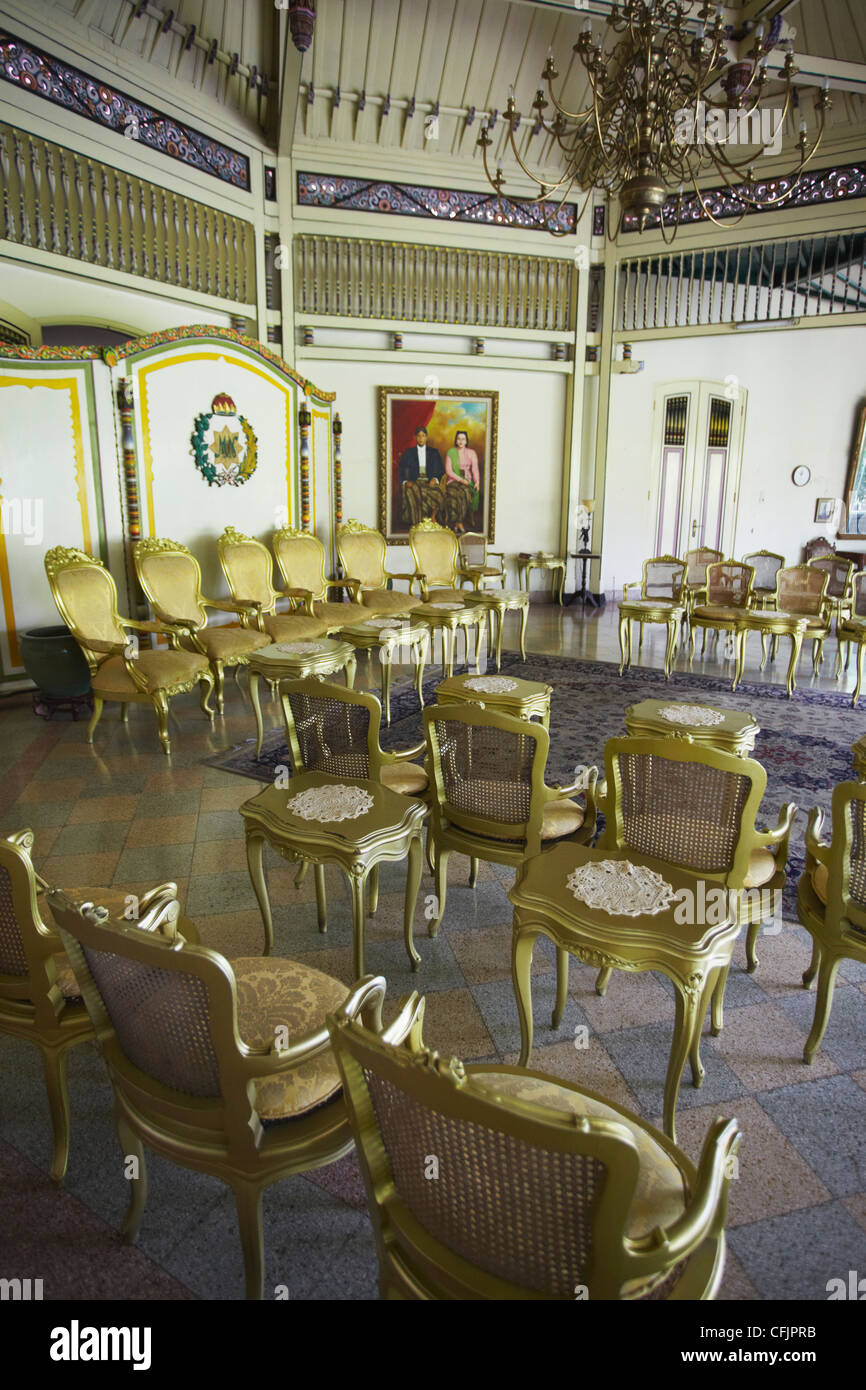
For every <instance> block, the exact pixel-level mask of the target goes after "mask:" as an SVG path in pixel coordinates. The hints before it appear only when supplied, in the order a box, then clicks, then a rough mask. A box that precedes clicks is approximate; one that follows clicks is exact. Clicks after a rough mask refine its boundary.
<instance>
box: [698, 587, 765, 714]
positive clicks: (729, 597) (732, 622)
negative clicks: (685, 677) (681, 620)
mask: <svg viewBox="0 0 866 1390" xmlns="http://www.w3.org/2000/svg"><path fill="white" fill-rule="evenodd" d="M754 576H755V571H754V570H753V569H752V566H751V565H746V564H743V563H742V561H740V560H725V561H722V562H719V563H713V564H711V565H707V576H706V586H705V593H706V602H705V603H699V604H695V605H694V606H693V607H692V609H691V612H690V614H689V626H690V628H691V632H690V636H689V666H691V664H692V662H693V660H694V656H695V629H696V628H701V629H702V630H703V634H704V635H703V641H702V643H701V655H702V656H703V654H704V650H705V648H706V643H707V632H708V631H711V632H716V633H718V632H729V633H730V634H731V635H732V638H733V643H734V650H733V653H732V655H733V656H736V655H737V643H738V641H739V635H740V633H742V632H743V630H744V629H743V623H742V620H743V617H744V616H745V615H746V614H748V612H749V610H750V608H751V606H752V583H753V580H754ZM734 679H735V681H736V673H735V676H734ZM731 688H732V689H733V686H732V687H731Z"/></svg>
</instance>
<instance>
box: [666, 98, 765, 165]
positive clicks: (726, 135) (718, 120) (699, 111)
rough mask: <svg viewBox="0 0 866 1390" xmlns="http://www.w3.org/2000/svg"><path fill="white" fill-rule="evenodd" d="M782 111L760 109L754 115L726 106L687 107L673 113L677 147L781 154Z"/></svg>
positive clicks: (756, 109) (701, 103)
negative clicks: (755, 147)
mask: <svg viewBox="0 0 866 1390" xmlns="http://www.w3.org/2000/svg"><path fill="white" fill-rule="evenodd" d="M784 114H785V113H784V112H783V111H782V110H781V108H776V107H770V106H761V107H755V109H754V110H753V111H728V110H727V109H726V108H725V107H723V106H707V104H706V102H705V101H699V102H698V103H697V105H696V106H694V107H692V106H685V107H682V108H681V109H680V110H679V111H677V112H675V113H674V143H675V144H677V145H762V146H763V153H764V154H780V153H781V150H782V125H783V121H784Z"/></svg>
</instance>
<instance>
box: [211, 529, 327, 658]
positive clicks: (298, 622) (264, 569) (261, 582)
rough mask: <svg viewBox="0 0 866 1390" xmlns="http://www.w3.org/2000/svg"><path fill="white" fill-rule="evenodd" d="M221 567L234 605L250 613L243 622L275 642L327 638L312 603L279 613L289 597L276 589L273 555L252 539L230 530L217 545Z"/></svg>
mask: <svg viewBox="0 0 866 1390" xmlns="http://www.w3.org/2000/svg"><path fill="white" fill-rule="evenodd" d="M217 549H218V551H219V557H220V564H221V565H222V569H223V574H224V575H225V577H226V581H227V583H228V586H229V590H230V592H231V596H232V598H233V599H234V601H235V603H237V604H239V605H242V606H243V607H244V608H246V609H248V610H249V611H248V612H247V613H242V614H241V622H242V623H244V624H245V625H246V626H248V627H253V626H255V627H256V628H257V630H258V631H259V632H266V633H267V635H268V637H269V638H270V640H271V641H272V642H298V641H304V640H306V639H307V638H311V637H324V635H325V633H326V632H327V630H328V625H327V623H326V622H324V621H323V620H322V619H321V618H317V617H315V616H314V614H313V605H312V600H311V599H301V600H300V601H298V600H297V599H292V600H291V601H292V602H293V603H296V602H299V607H298V608H296V609H295V608H293V609H292V611H291V612H289V613H278V612H277V602H278V600H279V599H281V598H285V599H287V600H288V599H290V597H291V596H290V595H289V594H287V593H285V592H284V591H283V590H281V589H275V588H274V582H273V580H274V562H273V560H272V558H271V552H270V551H269V550H268V548H267V546H264V545H262V542H261V541H258V540H255V539H254V537H253V536H245V535H244V533H243V532H242V531H236V530H235V528H234V527H233V526H227V527H226V529H225V530H224V531H223V533H222V535H221V536H220V538H219V540H218V541H217Z"/></svg>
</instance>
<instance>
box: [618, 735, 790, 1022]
mask: <svg viewBox="0 0 866 1390" xmlns="http://www.w3.org/2000/svg"><path fill="white" fill-rule="evenodd" d="M605 768H606V790H605V797H604V799H603V801H602V802H601V803H600V809H602V810H603V811H604V815H605V830H604V834H603V836H602V838H601V840H600V847H601V848H604V849H625V850H628V851H629V853H634V854H636V855H638V856H640V862H642V863H646V864H648V865H649V866H650V867H651V868H653V869H655V870H656V871H658V872H660V873H662V875H663V874H664V866H665V865H673V866H674V867H676V868H679V869H685V870H687V871H688V872H689V873H694V874H696V875H699V876H700V877H701V878H702V879H704V880H707V881H708V882H715V883H718V884H720V885H722V886H724V888H725V889H726V890H728V902H729V906H730V908H731V910H732V911H733V912H734V914H735V916H736V920H737V921H738V922H739V924H740V926H747V927H748V933H747V939H746V958H747V968H748V970H749V972H752V971H754V970H755V968H756V966H757V965H758V959H757V955H756V951H755V947H756V942H757V938H758V932H759V931H760V928H761V924H762V923H763V922H764V921H766V920H767V919H770V918H771V919H773V920H775V921H777V920H778V917H779V913H780V911H781V901H782V892H783V890H784V887H785V878H786V873H787V865H788V849H789V844H790V838H791V826H792V824H793V821H794V816H795V814H796V811H797V807H796V805H794V803H793V802H789V803H786V804H785V805H784V806H783V807H782V809H781V811H780V814H779V821H778V824H777V826H776V828H775V830H758V828H757V826H756V823H755V822H756V817H757V814H758V811H759V808H760V805H761V800H762V798H763V795H764V792H765V790H766V787H767V774H766V772H765V771H764V769H763V767H762V766H761V764H760V763H759V762H756V761H755V760H754V759H753V758H743V757H740V756H739V755H737V754H734V753H725V752H722V751H721V750H720V749H716V748H711V747H709V746H708V745H707V744H697V743H693V742H692V740H691V739H690V738H688V737H685V738H682V737H677V736H674V737H673V738H670V737H668V738H629V737H625V738H613V739H609V740H608V743H607V746H606V748H605ZM610 973H611V972H610V969H604V970H602V971H601V973H600V975H599V979H598V985H597V988H598V992H599V993H600V994H603V993H604V991H605V989H606V987H607V982H608V980H609V979H610ZM727 973H728V972H727V969H725V971H724V972H723V973H722V974H721V975H720V977H719V979H718V982H717V987H716V990H715V993H714V997H713V1021H712V1028H713V1032H714V1033H718V1032H719V1031H720V1030H721V1027H722V1007H723V1001H724V989H725V983H726V981H727Z"/></svg>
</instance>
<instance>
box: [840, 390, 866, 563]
mask: <svg viewBox="0 0 866 1390" xmlns="http://www.w3.org/2000/svg"><path fill="white" fill-rule="evenodd" d="M839 534H840V537H841V536H861V537H862V536H866V402H863V403H862V404H861V405H860V406H859V408H858V414H857V427H856V430H855V432H854V448H853V451H852V453H851V463H850V465H849V468H848V483H847V487H846V489H845V529H844V531H841V532H840V533H839Z"/></svg>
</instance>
